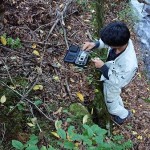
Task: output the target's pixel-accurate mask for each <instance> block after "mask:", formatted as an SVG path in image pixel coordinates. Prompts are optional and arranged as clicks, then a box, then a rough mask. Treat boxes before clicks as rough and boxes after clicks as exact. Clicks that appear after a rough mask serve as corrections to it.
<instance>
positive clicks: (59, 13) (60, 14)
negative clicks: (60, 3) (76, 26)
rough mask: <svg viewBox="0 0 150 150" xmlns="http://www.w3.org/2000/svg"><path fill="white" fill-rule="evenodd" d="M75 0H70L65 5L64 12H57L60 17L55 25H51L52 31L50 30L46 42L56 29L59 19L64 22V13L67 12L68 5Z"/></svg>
mask: <svg viewBox="0 0 150 150" xmlns="http://www.w3.org/2000/svg"><path fill="white" fill-rule="evenodd" d="M73 1H74V0H68V1H67V3H66V5H65V7H64V9H63V11H62V12H59V11H58V12H57V17H58V18H57V19H56V21H55V23H54V24H53V26H52V27H51V29H50V31H49V33H48V36H47V38H46V40H45V42H46V41H47V40H48V39H49V36H50V35H51V33H52V32H53V30H54V28H55V26H56V25H57V24H58V22H59V21H61V22H63V18H64V14H65V12H66V10H67V7H68V6H69V4H70V3H72V2H73Z"/></svg>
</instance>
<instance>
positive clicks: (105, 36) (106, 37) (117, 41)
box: [100, 22, 130, 46]
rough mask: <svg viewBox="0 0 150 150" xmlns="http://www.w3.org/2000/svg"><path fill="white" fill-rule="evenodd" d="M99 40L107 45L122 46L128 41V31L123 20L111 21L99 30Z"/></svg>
mask: <svg viewBox="0 0 150 150" xmlns="http://www.w3.org/2000/svg"><path fill="white" fill-rule="evenodd" d="M100 36H101V40H102V41H103V42H104V43H105V44H107V45H109V46H123V45H125V44H127V43H128V41H129V38H130V31H129V29H128V27H127V26H126V24H125V23H123V22H112V23H110V24H108V25H107V26H106V27H104V28H103V29H102V30H101V32H100Z"/></svg>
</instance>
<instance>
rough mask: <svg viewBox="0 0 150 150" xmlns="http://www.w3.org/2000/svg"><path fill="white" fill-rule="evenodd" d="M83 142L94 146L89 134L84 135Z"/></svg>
mask: <svg viewBox="0 0 150 150" xmlns="http://www.w3.org/2000/svg"><path fill="white" fill-rule="evenodd" d="M83 144H84V145H88V146H92V141H91V140H90V139H89V138H88V136H84V137H83Z"/></svg>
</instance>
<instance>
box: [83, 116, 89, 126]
mask: <svg viewBox="0 0 150 150" xmlns="http://www.w3.org/2000/svg"><path fill="white" fill-rule="evenodd" d="M88 118H89V116H88V115H85V116H84V117H83V124H85V123H87V120H88Z"/></svg>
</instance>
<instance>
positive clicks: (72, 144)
mask: <svg viewBox="0 0 150 150" xmlns="http://www.w3.org/2000/svg"><path fill="white" fill-rule="evenodd" d="M74 147H75V145H74V143H73V142H69V141H66V142H64V148H67V149H73V148H74Z"/></svg>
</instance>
